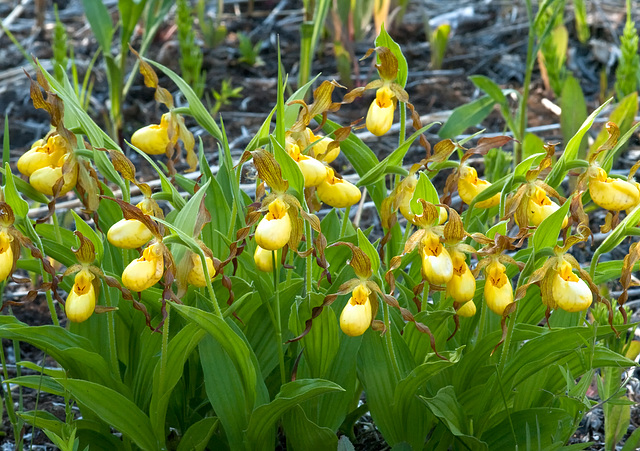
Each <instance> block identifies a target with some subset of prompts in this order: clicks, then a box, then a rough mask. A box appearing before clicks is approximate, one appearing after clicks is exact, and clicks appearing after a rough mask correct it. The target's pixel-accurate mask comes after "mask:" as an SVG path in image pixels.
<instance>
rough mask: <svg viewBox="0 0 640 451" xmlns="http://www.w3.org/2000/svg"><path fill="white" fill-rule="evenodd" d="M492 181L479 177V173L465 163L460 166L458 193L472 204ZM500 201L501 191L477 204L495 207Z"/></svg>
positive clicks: (467, 202)
mask: <svg viewBox="0 0 640 451" xmlns="http://www.w3.org/2000/svg"><path fill="white" fill-rule="evenodd" d="M490 186H491V183H489V182H487V181H486V180H482V179H479V178H478V173H477V172H476V170H475V169H474V168H472V167H471V166H467V165H466V164H463V165H462V166H460V177H459V178H458V194H460V198H461V199H462V201H463V202H464V203H465V204H467V205H470V204H471V202H472V201H473V199H474V197H476V196H477V195H478V194H480V193H481V192H483V191H484V190H485V189H487V188H489V187H490ZM499 203H500V193H496V194H495V195H494V196H493V197H491V198H490V199H487V200H483V201H482V202H478V203H477V204H476V207H477V208H490V207H495V206H496V205H498V204H499Z"/></svg>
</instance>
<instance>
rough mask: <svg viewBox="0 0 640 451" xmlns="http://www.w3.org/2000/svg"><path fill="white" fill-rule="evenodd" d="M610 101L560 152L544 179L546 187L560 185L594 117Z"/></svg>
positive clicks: (590, 117) (585, 123) (576, 155)
mask: <svg viewBox="0 0 640 451" xmlns="http://www.w3.org/2000/svg"><path fill="white" fill-rule="evenodd" d="M612 99H613V98H611V99H609V100H607V101H606V102H605V103H603V104H602V105H601V106H600V107H599V108H598V109H596V110H595V111H594V112H593V113H591V114H590V115H589V117H588V118H587V119H586V120H585V121H584V123H583V124H582V126H581V127H580V128H579V129H578V131H577V132H576V133H575V135H573V137H572V138H571V139H570V140H569V142H568V143H567V146H566V147H565V149H564V152H562V156H561V157H560V158H559V159H558V161H557V162H556V164H554V165H553V166H552V167H551V172H550V173H549V175H548V176H547V178H546V179H545V182H546V183H547V185H549V186H551V187H552V188H556V189H557V188H558V187H559V186H560V183H561V182H562V180H564V177H565V176H566V175H567V168H566V166H567V164H568V163H570V162H572V161H573V160H575V159H576V158H577V157H578V151H579V149H580V144H581V143H582V137H583V136H584V135H585V133H587V130H589V129H590V128H591V126H592V125H593V121H594V120H595V119H596V116H598V114H600V112H601V111H602V110H603V109H604V107H606V106H607V105H608V104H609V102H611V100H612Z"/></svg>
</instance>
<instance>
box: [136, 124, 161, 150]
mask: <svg viewBox="0 0 640 451" xmlns="http://www.w3.org/2000/svg"><path fill="white" fill-rule="evenodd" d="M131 144H133V145H134V146H136V147H137V148H138V149H140V150H142V151H143V152H144V153H147V154H149V155H162V154H164V153H165V152H166V151H167V146H168V145H169V133H168V130H167V127H166V126H165V125H164V121H163V124H160V125H158V124H153V125H147V126H146V127H142V128H141V129H139V130H136V132H135V133H134V134H133V136H131Z"/></svg>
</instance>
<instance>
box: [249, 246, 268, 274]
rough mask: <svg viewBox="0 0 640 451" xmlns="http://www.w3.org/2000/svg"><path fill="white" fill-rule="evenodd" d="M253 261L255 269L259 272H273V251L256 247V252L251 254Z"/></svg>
mask: <svg viewBox="0 0 640 451" xmlns="http://www.w3.org/2000/svg"><path fill="white" fill-rule="evenodd" d="M253 261H254V262H255V263H256V268H258V269H259V270H260V271H263V272H271V271H273V251H268V250H266V249H263V248H261V247H260V246H256V251H255V253H254V254H253Z"/></svg>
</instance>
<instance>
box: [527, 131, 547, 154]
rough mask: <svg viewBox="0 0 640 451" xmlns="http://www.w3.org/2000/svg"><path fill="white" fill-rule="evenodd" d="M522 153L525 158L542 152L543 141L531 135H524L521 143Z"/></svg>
mask: <svg viewBox="0 0 640 451" xmlns="http://www.w3.org/2000/svg"><path fill="white" fill-rule="evenodd" d="M522 152H523V155H524V156H525V158H526V157H529V156H530V155H534V154H537V153H541V152H544V141H543V140H542V139H541V138H539V137H538V136H537V135H534V134H533V133H526V134H525V135H524V141H523V142H522Z"/></svg>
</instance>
